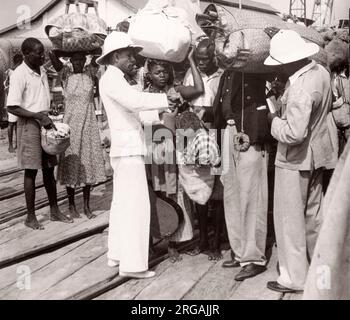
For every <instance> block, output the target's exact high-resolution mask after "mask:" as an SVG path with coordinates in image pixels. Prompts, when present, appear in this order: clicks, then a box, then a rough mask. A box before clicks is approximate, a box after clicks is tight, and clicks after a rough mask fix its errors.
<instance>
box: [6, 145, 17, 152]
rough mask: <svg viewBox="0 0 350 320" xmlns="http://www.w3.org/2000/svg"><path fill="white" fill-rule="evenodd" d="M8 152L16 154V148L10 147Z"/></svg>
mask: <svg viewBox="0 0 350 320" xmlns="http://www.w3.org/2000/svg"><path fill="white" fill-rule="evenodd" d="M8 150H9V152H10V153H15V152H16V151H15V148H14V147H13V146H9V149H8Z"/></svg>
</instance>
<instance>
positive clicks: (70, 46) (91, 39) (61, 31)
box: [45, 12, 107, 52]
mask: <svg viewBox="0 0 350 320" xmlns="http://www.w3.org/2000/svg"><path fill="white" fill-rule="evenodd" d="M106 28H107V25H106V23H105V22H104V20H103V19H101V18H99V17H98V16H96V15H92V14H82V13H79V12H76V13H69V14H64V15H61V16H59V17H56V18H54V19H53V20H51V21H50V23H49V24H48V25H46V27H45V33H46V34H47V36H48V37H49V39H50V40H51V42H52V44H53V46H54V48H53V49H56V50H61V51H64V52H74V51H92V50H96V49H98V48H100V47H102V45H103V42H104V39H105V37H106V35H107V34H106Z"/></svg>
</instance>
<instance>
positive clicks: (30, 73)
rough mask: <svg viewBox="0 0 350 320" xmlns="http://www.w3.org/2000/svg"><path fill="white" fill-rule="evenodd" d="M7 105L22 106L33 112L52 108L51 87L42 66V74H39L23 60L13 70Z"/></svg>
mask: <svg viewBox="0 0 350 320" xmlns="http://www.w3.org/2000/svg"><path fill="white" fill-rule="evenodd" d="M7 106H20V107H21V108H23V109H25V110H27V111H31V112H41V111H47V110H49V109H50V88H49V82H48V80H47V74H46V71H45V69H44V68H43V67H40V74H37V73H36V72H35V71H34V70H32V69H31V68H29V66H28V65H27V64H26V63H25V62H23V63H22V64H21V65H20V66H18V67H17V68H16V70H14V71H13V73H12V74H11V84H10V88H9V94H8V97H7Z"/></svg>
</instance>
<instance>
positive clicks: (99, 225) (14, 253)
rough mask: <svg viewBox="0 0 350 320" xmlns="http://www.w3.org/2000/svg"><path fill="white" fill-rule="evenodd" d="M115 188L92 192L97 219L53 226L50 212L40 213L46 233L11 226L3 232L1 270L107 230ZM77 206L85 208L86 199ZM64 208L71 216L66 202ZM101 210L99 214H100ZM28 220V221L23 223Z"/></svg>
mask: <svg viewBox="0 0 350 320" xmlns="http://www.w3.org/2000/svg"><path fill="white" fill-rule="evenodd" d="M111 192H112V184H111V183H108V184H106V185H101V186H99V187H96V188H95V189H94V190H93V191H92V192H91V201H92V205H91V209H92V210H93V211H94V213H95V214H96V215H97V217H96V218H95V219H91V220H89V219H87V218H86V217H83V216H82V218H80V219H75V221H74V223H70V224H67V223H61V222H51V221H50V220H49V215H48V208H44V209H41V210H39V212H37V214H38V218H39V221H40V222H41V223H42V224H43V226H44V228H45V230H40V231H39V230H31V229H29V228H27V227H25V226H24V224H23V222H22V223H20V224H17V225H15V227H14V226H9V227H7V228H6V229H4V230H1V238H0V248H1V250H0V266H2V265H6V264H8V263H11V262H12V261H14V260H15V259H23V258H25V257H27V256H30V255H33V254H36V253H38V252H40V251H43V250H47V249H49V248H52V247H54V246H57V245H59V244H64V243H67V242H71V241H73V240H74V239H77V238H81V237H83V236H85V235H88V234H91V233H94V232H97V231H99V230H103V229H104V228H106V227H107V226H108V211H107V210H108V209H109V202H106V198H110V197H111ZM76 204H77V206H78V207H80V206H81V205H82V196H81V195H80V196H79V197H77V203H76ZM60 208H61V209H62V211H63V212H67V210H68V204H67V201H64V203H63V204H62V205H60ZM97 209H99V210H97ZM23 220H24V219H23Z"/></svg>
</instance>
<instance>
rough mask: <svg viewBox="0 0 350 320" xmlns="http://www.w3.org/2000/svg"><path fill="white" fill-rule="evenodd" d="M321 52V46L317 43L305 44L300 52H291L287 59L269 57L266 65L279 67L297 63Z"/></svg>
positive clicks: (265, 62)
mask: <svg viewBox="0 0 350 320" xmlns="http://www.w3.org/2000/svg"><path fill="white" fill-rule="evenodd" d="M319 50H320V48H319V46H318V45H317V44H316V43H305V45H304V46H303V48H299V50H296V51H293V52H290V54H289V55H288V56H285V57H274V58H273V57H271V56H268V57H267V58H266V59H265V61H264V65H266V66H278V65H282V64H287V63H291V62H295V61H298V60H302V59H305V58H307V57H310V56H313V55H314V54H316V53H317V52H318V51H319Z"/></svg>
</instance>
